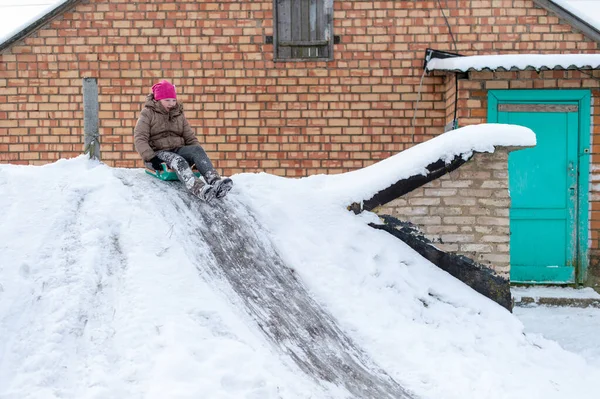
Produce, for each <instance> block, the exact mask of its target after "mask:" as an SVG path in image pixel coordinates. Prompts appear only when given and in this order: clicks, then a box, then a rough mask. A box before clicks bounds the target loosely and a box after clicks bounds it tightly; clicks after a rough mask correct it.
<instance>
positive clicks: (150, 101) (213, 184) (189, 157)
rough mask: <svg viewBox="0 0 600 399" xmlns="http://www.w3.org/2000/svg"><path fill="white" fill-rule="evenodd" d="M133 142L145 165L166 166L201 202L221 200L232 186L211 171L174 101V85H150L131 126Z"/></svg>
mask: <svg viewBox="0 0 600 399" xmlns="http://www.w3.org/2000/svg"><path fill="white" fill-rule="evenodd" d="M134 142H135V149H136V151H137V152H138V153H139V154H140V155H141V157H142V159H143V160H144V162H146V165H147V166H149V167H150V166H151V167H152V168H154V169H155V170H162V168H161V163H163V162H164V163H166V164H167V166H168V167H169V168H171V169H173V170H174V171H175V173H176V174H177V177H178V178H179V180H181V181H182V182H183V184H184V185H185V187H186V188H187V189H188V190H189V191H190V192H191V193H192V194H194V195H195V196H197V197H198V198H200V199H202V200H204V201H207V202H210V201H211V200H212V199H213V198H215V197H217V198H223V197H224V196H225V195H227V193H228V192H229V190H231V188H232V187H233V181H232V180H231V179H229V178H221V176H219V174H218V173H217V171H216V170H215V168H214V166H213V164H212V162H211V161H210V159H209V158H208V156H207V155H206V152H205V151H204V149H203V148H202V147H201V146H200V142H199V141H198V139H197V138H196V135H195V134H194V131H193V130H192V128H191V127H190V124H189V123H188V121H187V119H186V118H185V115H184V114H183V107H182V105H181V104H180V103H178V102H177V95H176V93H175V86H173V85H172V84H171V83H169V82H168V81H166V80H163V81H161V82H159V83H157V84H155V85H154V86H152V93H151V94H149V95H148V97H147V98H146V104H145V105H144V109H143V110H142V112H141V114H140V117H139V119H138V121H137V124H136V125H135V130H134ZM190 165H196V168H197V169H198V171H199V172H200V174H201V175H202V176H203V177H204V181H202V179H199V178H197V177H196V176H195V175H194V173H193V172H192V169H191V168H190Z"/></svg>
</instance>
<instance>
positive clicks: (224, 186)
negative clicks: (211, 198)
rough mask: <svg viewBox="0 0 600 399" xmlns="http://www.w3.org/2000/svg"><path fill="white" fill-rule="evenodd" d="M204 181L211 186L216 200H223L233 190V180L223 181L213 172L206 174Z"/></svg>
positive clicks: (227, 178) (225, 179)
mask: <svg viewBox="0 0 600 399" xmlns="http://www.w3.org/2000/svg"><path fill="white" fill-rule="evenodd" d="M206 181H207V182H208V184H210V185H212V186H213V188H214V190H215V197H217V198H223V197H224V196H226V195H227V193H228V192H229V191H230V190H231V189H232V188H233V180H231V179H230V178H229V177H226V178H224V179H223V178H221V176H219V174H218V173H217V172H215V171H213V170H211V171H208V172H207V173H206Z"/></svg>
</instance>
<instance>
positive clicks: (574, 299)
mask: <svg viewBox="0 0 600 399" xmlns="http://www.w3.org/2000/svg"><path fill="white" fill-rule="evenodd" d="M510 291H511V294H512V297H513V302H514V306H521V307H526V306H536V305H538V306H565V307H566V306H570V307H577V308H588V307H594V308H600V294H598V293H597V292H596V291H594V290H593V289H591V288H572V287H550V286H528V287H522V286H516V287H515V286H513V287H511V289H510Z"/></svg>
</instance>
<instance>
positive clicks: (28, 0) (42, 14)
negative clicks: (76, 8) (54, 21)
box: [0, 0, 74, 49]
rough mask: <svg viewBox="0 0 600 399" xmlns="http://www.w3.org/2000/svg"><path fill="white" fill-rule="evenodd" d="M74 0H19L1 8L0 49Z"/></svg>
mask: <svg viewBox="0 0 600 399" xmlns="http://www.w3.org/2000/svg"><path fill="white" fill-rule="evenodd" d="M73 2H74V0H46V1H43V2H42V1H33V0H21V3H20V4H19V5H18V6H14V7H8V6H6V8H3V9H2V13H1V14H0V49H2V48H3V47H6V46H5V44H7V42H12V41H14V40H18V38H20V37H21V36H22V35H23V34H25V35H26V34H27V33H28V32H30V31H32V30H33V29H35V28H36V27H37V25H38V24H39V23H42V22H43V21H44V20H45V18H46V17H50V16H53V15H54V14H58V13H59V8H61V7H62V6H66V5H67V3H73Z"/></svg>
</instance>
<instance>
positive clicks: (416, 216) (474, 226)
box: [376, 147, 511, 278]
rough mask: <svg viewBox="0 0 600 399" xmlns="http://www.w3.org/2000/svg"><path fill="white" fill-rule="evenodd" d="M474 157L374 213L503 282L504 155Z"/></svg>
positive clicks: (506, 198)
mask: <svg viewBox="0 0 600 399" xmlns="http://www.w3.org/2000/svg"><path fill="white" fill-rule="evenodd" d="M509 150H511V149H510V148H503V147H497V148H496V151H495V152H494V153H491V154H488V153H482V154H475V155H474V156H473V158H472V159H471V160H469V161H468V162H467V163H466V164H464V165H463V166H461V167H460V168H458V169H457V170H455V171H454V172H451V173H449V174H446V175H444V176H442V177H441V178H439V179H437V180H434V181H432V182H429V183H427V184H425V185H424V186H422V187H420V188H418V189H416V190H414V191H412V192H410V193H408V194H406V195H404V196H402V197H401V198H397V199H395V200H393V201H391V202H389V203H387V204H385V205H384V206H382V207H379V208H377V209H376V212H377V213H378V214H380V215H381V214H386V215H392V216H394V217H396V218H398V219H400V220H405V221H409V222H411V223H413V224H415V225H416V226H418V227H419V229H420V230H421V231H422V232H423V233H424V234H425V236H426V237H427V238H429V239H430V240H432V241H433V242H435V245H436V246H437V247H438V248H440V249H442V250H444V251H447V252H453V253H457V254H460V255H465V256H467V257H469V258H471V259H473V260H475V261H476V262H479V263H481V264H484V265H487V266H490V267H491V268H493V269H494V271H495V272H496V273H497V274H499V275H501V276H503V277H506V278H508V277H509V276H508V275H509V271H510V266H509V264H510V257H509V240H510V231H509V214H508V209H509V207H510V196H509V193H508V171H507V170H508V153H509Z"/></svg>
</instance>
